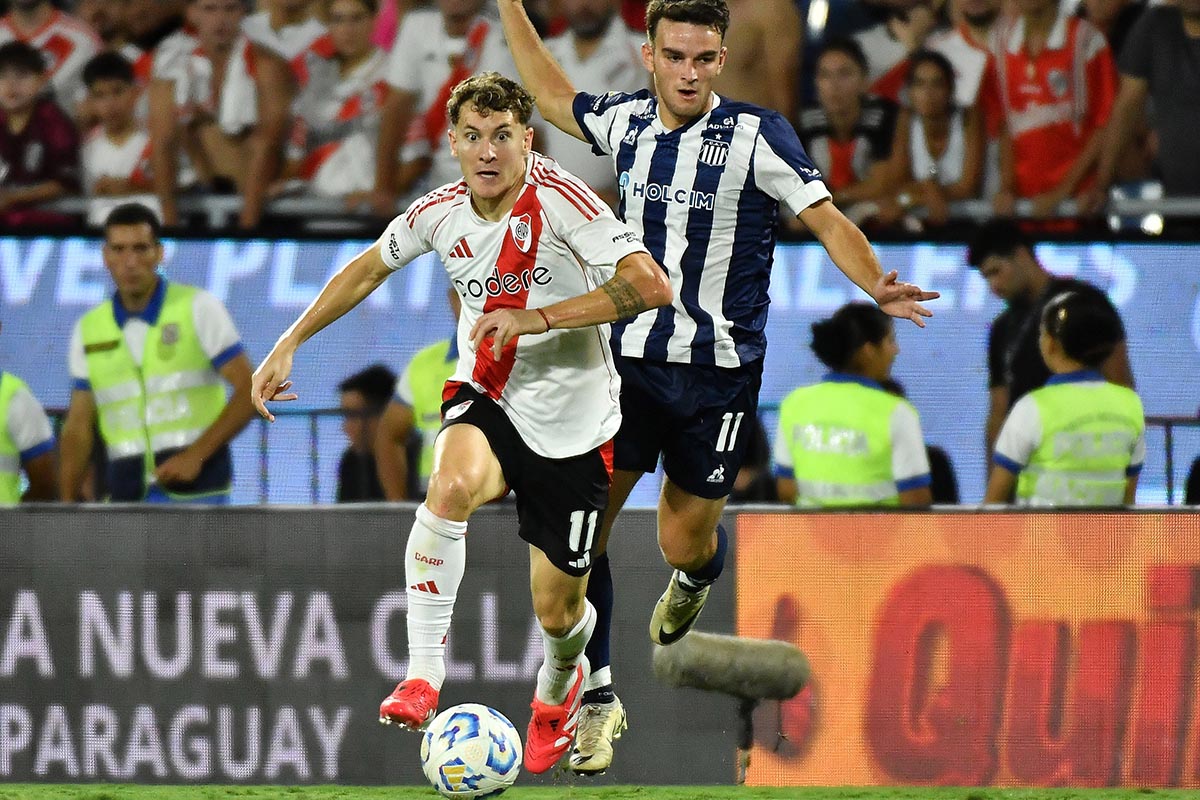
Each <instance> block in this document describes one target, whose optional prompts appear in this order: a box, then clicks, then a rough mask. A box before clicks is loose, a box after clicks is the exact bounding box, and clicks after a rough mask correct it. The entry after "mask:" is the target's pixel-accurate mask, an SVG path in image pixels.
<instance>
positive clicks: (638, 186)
mask: <svg viewBox="0 0 1200 800" xmlns="http://www.w3.org/2000/svg"><path fill="white" fill-rule="evenodd" d="M619 183H620V184H621V192H622V193H624V194H625V195H626V196H627V197H642V198H645V199H646V200H649V201H650V202H652V203H679V204H681V205H686V206H691V207H692V208H700V209H704V210H705V211H712V210H713V206H714V205H716V202H717V195H716V194H714V193H713V192H697V191H694V190H692V189H689V188H687V187H682V186H681V187H675V186H667V185H666V184H664V183H642V182H640V181H634V180H633V179H632V178H630V177H629V173H628V172H622V173H621V179H620V181H619Z"/></svg>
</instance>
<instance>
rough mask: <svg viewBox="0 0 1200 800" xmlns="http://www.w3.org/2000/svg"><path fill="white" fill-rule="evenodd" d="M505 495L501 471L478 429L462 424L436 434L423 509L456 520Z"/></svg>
mask: <svg viewBox="0 0 1200 800" xmlns="http://www.w3.org/2000/svg"><path fill="white" fill-rule="evenodd" d="M505 491H506V486H505V482H504V471H503V470H502V469H501V467H500V461H499V460H498V459H497V457H496V454H495V453H494V452H493V451H492V446H491V444H490V442H489V441H488V437H487V435H486V434H485V433H484V432H483V431H482V430H481V429H480V428H478V427H476V426H475V425H472V424H469V423H462V424H456V425H450V426H448V427H446V428H443V429H442V430H441V432H439V433H438V436H437V440H436V441H435V442H434V446H433V471H432V472H431V473H430V475H429V490H428V492H426V495H425V505H426V506H427V507H428V508H429V510H430V511H432V512H433V513H434V514H437V515H438V516H443V517H447V518H449V519H455V518H456V517H459V516H462V515H463V514H464V513H465V514H470V513H471V512H472V511H474V510H475V509H477V508H479V507H480V506H481V505H483V504H484V503H487V502H489V501H491V500H494V499H496V498H497V497H500V496H501V495H503V494H504V492H505ZM464 518H465V517H464Z"/></svg>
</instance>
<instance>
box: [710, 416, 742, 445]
mask: <svg viewBox="0 0 1200 800" xmlns="http://www.w3.org/2000/svg"><path fill="white" fill-rule="evenodd" d="M745 414H746V412H744V411H739V412H738V413H736V414H734V413H733V412H732V411H726V412H725V415H724V416H722V417H721V432H720V433H718V434H717V452H718V453H727V452H730V451H732V450H733V445H734V443H735V442H737V435H738V429H739V428H741V427H742V417H743V416H745Z"/></svg>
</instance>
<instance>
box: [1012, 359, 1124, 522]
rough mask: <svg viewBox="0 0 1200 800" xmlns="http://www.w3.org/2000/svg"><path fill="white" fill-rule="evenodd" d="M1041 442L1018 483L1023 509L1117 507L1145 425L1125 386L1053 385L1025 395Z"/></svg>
mask: <svg viewBox="0 0 1200 800" xmlns="http://www.w3.org/2000/svg"><path fill="white" fill-rule="evenodd" d="M1029 396H1030V397H1031V398H1032V399H1033V401H1034V402H1035V403H1037V408H1038V415H1039V417H1040V418H1041V422H1042V440H1041V443H1040V444H1039V445H1038V447H1037V449H1035V450H1034V451H1033V453H1032V454H1031V455H1030V457H1029V463H1028V464H1027V465H1026V466H1025V468H1024V469H1022V470H1021V474H1020V477H1019V478H1018V479H1017V502H1019V503H1022V504H1024V505H1050V506H1119V505H1123V504H1124V502H1125V479H1126V470H1127V469H1128V468H1129V463H1130V454H1131V452H1132V450H1133V445H1134V442H1135V441H1137V439H1138V437H1140V436H1141V435H1142V431H1143V430H1144V428H1145V425H1146V422H1145V417H1144V415H1143V412H1142V401H1141V399H1140V398H1139V397H1138V396H1137V393H1136V392H1134V391H1133V390H1132V389H1128V388H1126V387H1124V386H1117V385H1116V384H1114V383H1108V382H1105V381H1103V380H1101V379H1100V378H1099V376H1097V380H1095V381H1087V382H1074V381H1070V382H1063V383H1052V384H1049V385H1047V386H1043V387H1042V388H1040V389H1036V390H1034V391H1033V392H1030V394H1029Z"/></svg>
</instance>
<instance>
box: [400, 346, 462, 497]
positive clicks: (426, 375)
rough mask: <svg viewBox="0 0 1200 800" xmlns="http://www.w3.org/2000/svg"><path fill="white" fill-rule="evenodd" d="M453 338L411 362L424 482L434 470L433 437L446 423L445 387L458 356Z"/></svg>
mask: <svg viewBox="0 0 1200 800" xmlns="http://www.w3.org/2000/svg"><path fill="white" fill-rule="evenodd" d="M451 344H452V340H450V339H446V340H444V341H441V342H437V343H436V344H431V345H429V346H428V347H426V348H424V349H423V350H421V351H420V352H419V353H417V354H416V355H415V356H413V359H412V361H411V362H409V365H408V381H409V387H410V388H411V389H412V395H413V424H414V425H416V427H417V430H419V431H420V432H421V440H422V443H423V444H422V446H421V462H420V467H419V469H418V475H419V476H420V479H421V485H422V486H424V485H425V484H427V483H428V482H429V475H430V473H431V472H433V441H434V439H435V438H437V433H438V431H439V430H441V427H442V389H443V388H444V387H445V385H446V381H448V380H450V376H451V375H453V374H454V367H455V366H456V365H457V363H458V360H457V359H455V358H451V357H450V355H451V354H450V345H451Z"/></svg>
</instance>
